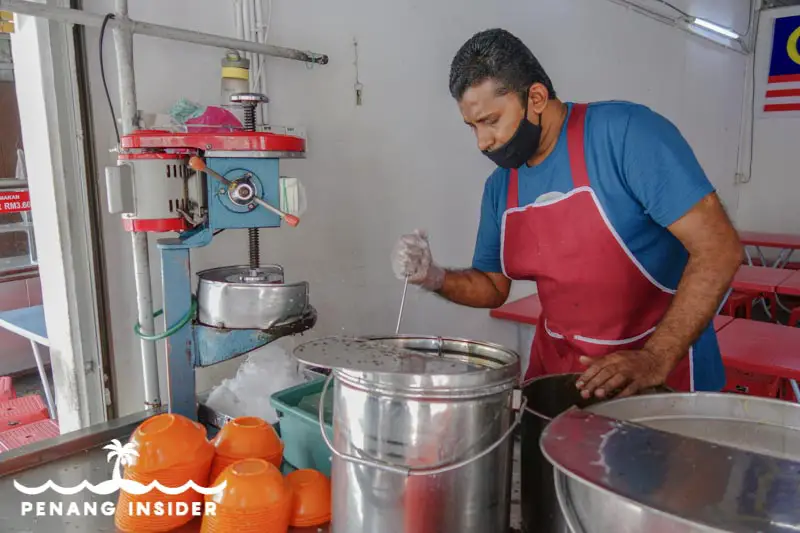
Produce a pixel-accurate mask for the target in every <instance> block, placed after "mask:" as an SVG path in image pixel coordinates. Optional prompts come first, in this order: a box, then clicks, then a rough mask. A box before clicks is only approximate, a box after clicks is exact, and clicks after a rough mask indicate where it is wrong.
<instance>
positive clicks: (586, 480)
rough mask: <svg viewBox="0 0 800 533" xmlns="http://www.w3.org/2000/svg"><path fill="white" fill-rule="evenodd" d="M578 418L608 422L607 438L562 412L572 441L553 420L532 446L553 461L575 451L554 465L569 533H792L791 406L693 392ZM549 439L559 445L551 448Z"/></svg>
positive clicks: (798, 457)
mask: <svg viewBox="0 0 800 533" xmlns="http://www.w3.org/2000/svg"><path fill="white" fill-rule="evenodd" d="M587 411H589V413H588V414H587V415H586V416H589V417H591V416H594V415H601V416H602V417H608V418H607V419H605V420H611V421H612V422H611V423H610V424H611V425H610V426H609V428H610V429H609V430H608V432H606V431H605V430H604V429H602V428H601V431H599V432H596V433H597V434H600V435H601V437H600V438H595V437H596V436H597V435H596V434H592V431H591V430H588V429H587V428H589V427H591V425H592V424H594V423H595V421H593V420H592V419H591V418H589V419H586V420H581V419H580V418H579V417H581V416H584V415H580V414H579V413H577V412H572V413H565V414H564V415H562V416H560V417H559V419H561V420H562V424H561V425H560V427H561V430H562V431H563V429H564V428H567V427H569V428H571V429H573V430H576V431H577V432H578V435H574V436H578V437H579V440H577V441H576V440H574V436H568V437H563V435H564V433H562V434H561V435H562V436H556V435H554V432H556V431H558V427H559V426H558V425H556V424H555V422H556V421H554V422H553V426H551V427H552V428H553V430H552V431H551V432H550V435H549V436H545V437H544V438H543V440H542V442H543V446H547V445H548V444H545V443H546V442H549V445H550V446H551V447H550V450H551V451H554V450H556V453H561V452H558V451H557V450H566V449H567V448H569V447H570V446H573V445H574V444H575V443H576V442H580V444H578V446H583V447H584V448H585V449H584V450H583V453H575V451H574V450H571V449H570V450H571V451H569V452H565V453H564V454H563V455H562V456H561V458H560V460H556V462H555V463H554V466H555V467H556V468H557V469H558V472H557V473H556V481H555V484H556V492H557V493H558V499H559V502H560V504H561V510H562V512H563V513H564V515H565V518H566V521H567V523H568V525H569V529H570V530H571V531H572V532H573V533H638V532H641V531H669V532H675V533H684V532H691V533H695V532H698V533H699V532H704V533H705V532H719V531H730V532H756V531H759V532H765V533H766V532H787V533H789V532H793V531H797V524H798V523H800V506H798V504H797V502H798V501H800V499H799V498H800V489H798V487H800V405H798V404H795V403H790V402H783V401H777V400H768V399H763V398H755V397H749V396H742V395H737V394H715V393H697V394H670V395H655V396H644V397H635V398H626V399H622V400H614V401H610V402H607V403H603V404H599V405H595V406H591V407H589V408H588V409H587ZM557 420H558V419H557ZM613 420H616V421H617V422H613ZM619 421H624V422H619ZM567 422H569V423H572V424H573V425H572V426H569V425H568V424H566V423H567ZM626 422H632V423H634V424H635V425H634V426H626V425H625V423H626ZM615 424H622V425H621V426H616V425H615ZM616 428H619V429H616ZM653 430H655V431H653ZM567 433H569V432H567ZM559 438H566V440H561V441H560V442H558V443H557V444H556V446H555V447H553V445H554V443H555V441H554V440H553V439H559ZM592 443H595V444H597V446H596V447H595V444H592ZM565 446H566V448H565ZM576 465H578V466H579V467H578V468H576Z"/></svg>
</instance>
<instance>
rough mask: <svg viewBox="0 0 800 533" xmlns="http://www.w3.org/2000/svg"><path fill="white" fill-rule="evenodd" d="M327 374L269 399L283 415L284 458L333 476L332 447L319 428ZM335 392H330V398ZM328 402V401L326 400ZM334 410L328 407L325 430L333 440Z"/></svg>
mask: <svg viewBox="0 0 800 533" xmlns="http://www.w3.org/2000/svg"><path fill="white" fill-rule="evenodd" d="M324 384H325V378H320V379H315V380H313V381H309V382H308V383H303V384H301V385H296V386H294V387H290V388H288V389H285V390H282V391H279V392H276V393H275V394H273V395H272V396H271V397H270V403H271V404H272V407H274V408H275V411H277V413H278V418H279V419H280V421H279V425H280V428H281V429H280V431H281V439H282V440H283V443H284V450H283V459H284V460H285V461H286V462H287V463H289V464H290V465H291V466H292V467H294V468H297V469H303V468H313V469H314V470H318V471H320V472H322V473H323V474H325V475H326V476H328V477H330V476H331V451H330V450H329V449H328V446H327V445H326V444H325V441H324V440H323V439H322V434H321V433H320V430H319V415H318V412H317V409H318V406H319V398H318V396H319V394H320V393H321V392H322V386H323V385H324ZM331 399H332V395H330V394H329V395H328V402H330V400H331ZM326 403H327V402H326ZM332 414H333V411H332V409H331V408H330V407H328V408H326V410H325V416H324V419H325V432H326V433H327V435H328V438H329V439H331V440H333V425H332V423H331V420H332V418H333V417H332Z"/></svg>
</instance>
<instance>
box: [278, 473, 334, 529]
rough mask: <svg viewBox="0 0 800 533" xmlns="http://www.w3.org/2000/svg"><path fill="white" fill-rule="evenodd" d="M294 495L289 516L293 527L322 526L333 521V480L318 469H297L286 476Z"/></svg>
mask: <svg viewBox="0 0 800 533" xmlns="http://www.w3.org/2000/svg"><path fill="white" fill-rule="evenodd" d="M286 482H287V483H288V484H289V487H290V488H291V491H292V493H293V495H294V503H293V505H292V512H291V514H290V518H289V524H290V525H291V526H293V527H311V526H321V525H323V524H327V523H328V522H330V521H331V482H330V480H329V479H328V478H327V477H325V475H324V474H322V473H321V472H317V471H316V470H310V469H305V470H296V471H295V472H292V473H291V474H289V475H287V476H286Z"/></svg>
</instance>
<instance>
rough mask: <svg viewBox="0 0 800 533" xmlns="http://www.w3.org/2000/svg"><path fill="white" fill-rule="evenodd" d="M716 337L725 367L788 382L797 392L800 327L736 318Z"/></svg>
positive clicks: (799, 371) (799, 363)
mask: <svg viewBox="0 0 800 533" xmlns="http://www.w3.org/2000/svg"><path fill="white" fill-rule="evenodd" d="M717 338H718V339H719V347H720V350H721V352H722V360H723V361H724V362H725V366H728V367H731V368H734V369H736V370H741V371H743V372H752V373H755V374H763V375H767V376H775V377H779V378H784V379H789V380H791V381H792V382H793V383H792V386H793V388H795V391H796V393H797V389H796V386H797V380H800V328H792V327H789V326H783V325H781V324H772V323H769V322H758V321H756V320H745V319H741V318H737V319H735V320H734V321H733V322H732V323H730V324H728V325H727V326H725V328H723V329H722V331H720V332H719V333H718V334H717ZM798 398H800V396H798Z"/></svg>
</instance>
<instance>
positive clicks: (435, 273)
mask: <svg viewBox="0 0 800 533" xmlns="http://www.w3.org/2000/svg"><path fill="white" fill-rule="evenodd" d="M392 269H393V270H394V274H395V276H397V278H398V279H404V278H405V277H406V276H408V281H410V282H411V283H413V284H415V285H420V286H421V287H423V288H425V289H428V290H429V291H438V290H439V289H441V288H442V285H444V275H445V272H444V269H443V268H441V267H440V266H438V265H437V264H436V263H434V262H433V255H432V254H431V247H430V244H428V235H427V233H425V231H423V230H416V231H414V233H411V234H409V235H403V236H402V237H400V240H399V241H397V244H395V246H394V249H393V250H392Z"/></svg>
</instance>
